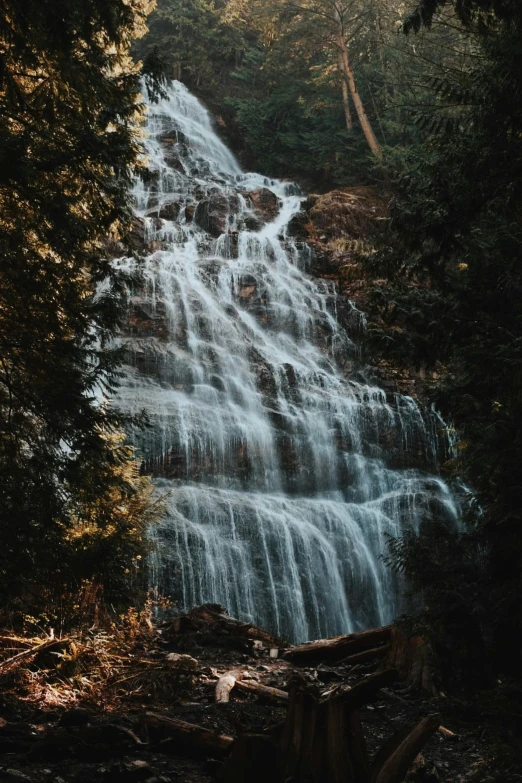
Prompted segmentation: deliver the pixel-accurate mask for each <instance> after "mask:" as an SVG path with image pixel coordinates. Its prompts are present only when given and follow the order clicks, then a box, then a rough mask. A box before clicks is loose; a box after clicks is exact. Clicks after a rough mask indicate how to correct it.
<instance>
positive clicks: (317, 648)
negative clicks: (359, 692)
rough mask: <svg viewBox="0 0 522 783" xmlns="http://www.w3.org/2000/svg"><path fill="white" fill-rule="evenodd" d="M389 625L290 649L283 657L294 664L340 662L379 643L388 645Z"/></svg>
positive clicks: (389, 636)
mask: <svg viewBox="0 0 522 783" xmlns="http://www.w3.org/2000/svg"><path fill="white" fill-rule="evenodd" d="M391 631H392V628H391V625H386V626H384V627H382V628H373V629H372V630H370V631H360V632H359V633H350V634H347V635H346V636H335V637H333V638H332V639H319V640H318V641H315V642H307V643H306V644H300V645H298V646H297V647H292V648H291V649H290V650H287V651H286V652H285V654H284V655H283V658H285V659H286V660H288V661H292V663H296V664H310V663H314V662H316V661H340V660H341V659H343V658H346V657H347V656H353V655H355V654H357V653H360V652H363V651H367V650H369V649H374V648H375V647H376V646H377V645H378V644H380V643H383V644H385V643H388V642H389V641H390V638H391Z"/></svg>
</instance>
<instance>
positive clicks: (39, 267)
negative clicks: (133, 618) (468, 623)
mask: <svg viewBox="0 0 522 783" xmlns="http://www.w3.org/2000/svg"><path fill="white" fill-rule="evenodd" d="M150 6H151V3H150V2H148V0H5V2H4V3H3V4H2V7H1V10H0V231H1V234H0V589H1V590H2V595H3V597H4V599H5V603H4V606H7V607H8V606H9V603H8V602H9V599H11V598H13V597H17V596H18V597H19V596H25V597H26V598H27V597H28V596H29V594H30V593H31V591H32V594H33V596H36V595H37V594H38V596H39V598H42V597H45V595H46V594H47V593H46V591H49V590H51V588H52V589H53V590H54V592H55V593H56V594H58V595H60V594H62V593H63V592H64V591H69V592H71V591H74V590H77V589H78V587H79V585H80V582H81V580H82V579H89V580H92V581H95V582H96V581H98V582H100V583H101V582H102V581H105V586H106V588H107V590H109V592H111V585H112V586H114V588H115V589H114V590H112V592H111V595H110V597H111V598H115V599H117V598H118V597H121V596H122V593H123V592H124V590H123V583H124V582H125V580H126V572H129V570H130V563H131V561H132V560H133V559H134V561H135V560H136V556H137V551H138V549H139V548H140V547H141V543H140V539H141V538H142V535H143V527H144V524H145V523H146V521H147V515H148V511H147V509H148V508H149V506H150V498H149V489H148V487H147V480H145V479H142V478H140V477H139V475H138V474H137V472H136V469H135V468H134V467H133V466H134V465H135V462H134V456H133V454H132V453H131V451H130V450H129V447H127V446H125V445H124V444H123V443H122V442H121V438H120V436H119V435H118V432H119V429H120V427H121V418H120V417H119V416H118V415H117V414H116V413H115V412H114V411H112V410H111V408H110V406H109V405H108V404H107V402H106V400H105V395H106V393H107V392H110V391H111V390H112V389H113V388H114V385H115V383H116V382H117V375H118V369H117V368H118V355H117V353H116V352H114V351H113V350H111V347H110V346H111V341H112V340H113V337H114V334H115V330H116V329H117V326H118V324H119V321H120V319H121V317H122V314H123V312H124V305H125V283H124V281H123V280H122V279H121V278H120V277H119V276H118V275H117V274H116V273H115V271H114V270H113V268H112V266H111V263H110V260H111V259H110V254H109V252H108V250H107V239H108V238H109V237H113V238H117V237H121V236H123V235H124V233H125V231H126V229H127V227H128V226H129V222H130V219H131V206H130V202H129V196H128V189H129V185H130V183H131V181H132V177H133V176H134V171H135V167H136V164H137V158H138V153H139V143H138V138H137V135H136V130H135V126H136V120H137V112H138V110H139V78H140V75H139V72H138V69H137V68H136V67H135V66H134V65H133V64H132V62H131V61H130V59H129V56H128V51H129V47H130V45H131V42H132V41H133V39H134V38H135V37H136V36H137V35H139V34H141V33H142V32H143V31H144V23H145V19H146V16H147V13H148V11H149V10H150ZM102 283H103V285H102ZM101 540H106V541H107V542H109V541H110V542H112V543H111V548H109V547H105V548H104V549H103V551H102V548H101V547H100V541H101ZM112 547H114V548H112ZM95 552H97V553H98V554H97V555H95ZM109 572H110V573H111V578H110V580H107V579H105V580H103V578H102V576H103V574H104V573H105V574H108V573H109ZM108 597H109V596H108Z"/></svg>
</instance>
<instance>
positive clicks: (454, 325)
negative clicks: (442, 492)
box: [376, 0, 522, 670]
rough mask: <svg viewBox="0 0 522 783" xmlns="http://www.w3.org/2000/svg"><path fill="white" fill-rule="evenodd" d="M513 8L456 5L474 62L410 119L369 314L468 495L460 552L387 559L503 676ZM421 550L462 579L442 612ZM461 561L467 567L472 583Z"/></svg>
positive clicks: (515, 345) (519, 106)
mask: <svg viewBox="0 0 522 783" xmlns="http://www.w3.org/2000/svg"><path fill="white" fill-rule="evenodd" d="M443 5H444V4H443V3H440V2H439V3H428V2H423V3H422V4H421V5H420V7H419V9H418V10H417V12H416V14H417V15H413V16H412V17H410V20H409V21H408V26H410V27H411V25H413V26H416V25H417V24H418V23H420V22H422V21H424V22H425V23H431V22H432V21H435V18H434V12H435V10H436V8H437V7H439V6H441V7H442V6H443ZM517 6H518V4H516V3H511V4H510V3H508V2H507V1H506V2H499V3H498V4H493V3H489V2H487V1H486V0H484V2H476V3H472V2H467V3H466V2H458V3H456V4H455V8H456V11H457V13H458V15H459V16H460V17H461V19H462V21H463V23H464V24H465V26H466V28H465V29H466V30H467V33H468V35H469V37H470V40H471V41H472V43H473V47H474V50H475V55H476V56H474V57H473V58H472V59H471V60H468V67H467V69H466V70H462V71H460V74H459V79H454V80H452V81H449V80H445V79H442V80H441V79H434V80H433V84H432V87H433V90H434V100H433V101H432V103H434V104H435V103H436V102H437V101H438V107H439V108H438V111H437V113H436V114H432V116H431V121H428V122H427V119H428V120H429V117H427V114H426V111H425V110H423V111H422V113H420V119H421V125H420V128H419V143H417V144H412V145H411V146H410V147H408V148H406V149H405V150H403V151H401V152H400V154H398V155H397V156H396V168H395V171H394V179H395V183H396V186H395V195H394V199H393V202H392V223H391V232H390V233H389V234H388V236H387V237H386V244H387V248H386V249H383V251H382V252H381V254H380V257H379V259H378V262H376V266H377V272H378V274H379V275H382V274H383V272H384V273H385V274H386V275H387V278H388V284H387V285H386V287H384V288H382V289H381V294H380V299H379V305H380V307H379V311H380V314H381V315H384V317H385V319H386V320H387V321H388V323H390V322H391V323H393V324H394V326H395V329H394V331H392V332H391V333H390V332H389V331H388V332H387V333H386V338H385V345H387V346H388V348H389V347H390V346H391V347H392V348H394V349H395V353H396V355H397V356H398V355H399V354H400V355H401V359H402V361H405V362H406V363H410V364H414V365H417V366H424V367H425V368H427V369H428V370H434V371H435V373H436V374H435V376H434V379H433V396H434V398H435V399H436V400H437V402H438V403H439V405H440V406H441V407H442V409H443V411H444V413H445V414H446V416H449V417H451V419H452V420H453V421H454V422H455V424H456V425H457V429H458V432H459V435H460V441H459V443H458V444H457V450H458V452H459V455H460V457H459V459H458V460H456V461H455V462H454V464H450V465H448V468H449V469H450V470H452V471H453V472H454V473H456V474H460V475H461V476H463V477H464V480H465V481H467V482H468V483H469V485H470V486H471V487H472V489H473V491H474V492H475V497H476V501H475V503H474V504H473V505H472V507H471V508H470V509H469V510H468V513H467V523H468V532H467V533H466V546H464V547H462V546H455V547H451V546H450V547H448V546H447V540H446V539H447V537H448V536H450V537H451V535H452V534H451V533H449V532H448V531H445V532H444V533H441V537H439V543H440V546H439V548H438V550H437V546H436V545H435V543H434V541H435V540H436V538H437V537H436V536H435V537H434V536H433V531H429V530H426V531H423V533H422V534H421V536H420V538H419V539H418V540H417V541H415V538H413V539H412V538H410V539H409V540H408V541H407V542H405V546H404V547H402V549H401V547H400V546H399V549H398V550H397V551H398V552H399V562H400V563H401V565H402V566H403V567H404V568H405V570H406V573H407V574H408V575H409V576H410V577H411V578H412V579H413V581H414V582H415V583H416V584H417V586H420V587H421V588H422V590H423V591H424V593H425V597H426V601H425V603H426V604H427V605H429V607H430V610H431V611H432V613H433V616H439V617H440V614H441V610H443V609H444V607H445V608H447V607H448V606H453V607H454V606H455V605H456V604H459V606H460V609H459V616H460V618H461V620H462V623H461V624H462V625H463V626H464V625H465V624H466V623H465V621H464V619H463V618H465V617H467V618H468V619H469V618H475V620H476V621H477V622H478V624H479V625H480V627H481V632H482V636H483V639H484V640H485V641H486V642H487V643H488V646H489V650H490V653H491V654H492V656H493V660H496V663H497V664H498V665H501V666H502V667H507V666H509V667H513V668H514V669H515V670H516V669H518V667H519V665H520V651H519V649H518V648H517V647H515V646H513V644H512V640H513V638H516V637H517V636H518V635H519V634H520V632H521V631H522V613H521V611H520V602H519V600H518V595H519V593H520V589H521V587H522V582H521V574H522V513H521V507H520V502H519V496H520V468H519V465H520V460H521V456H522V395H521V388H522V387H521V369H520V368H521V367H522V273H521V270H522V265H521V257H522V230H521V223H520V214H521V210H522V184H521V183H522V60H521V49H520V36H521V33H522V15H520V13H519V9H518V8H517ZM494 11H495V12H496V13H494ZM419 20H420V22H419ZM448 104H450V105H448ZM445 106H446V108H444V107H445ZM439 532H440V531H439ZM455 535H457V534H455ZM428 540H430V541H431V543H430V546H429V547H427V546H426V542H427V541H428ZM428 549H429V550H430V553H431V557H432V561H433V562H435V561H436V560H437V557H438V556H439V554H440V552H441V551H442V550H445V551H446V552H447V553H449V554H450V556H451V557H450V558H449V560H448V558H446V561H445V562H446V566H447V570H446V573H447V572H448V571H449V570H451V571H453V573H454V574H457V576H459V575H460V579H459V578H457V579H452V580H449V581H448V584H447V585H446V587H447V593H450V594H451V595H449V596H448V595H447V596H446V597H447V600H446V601H445V602H441V599H440V596H441V590H440V588H441V586H442V587H443V586H444V585H443V580H444V571H443V570H442V569H440V568H439V569H438V571H439V574H440V580H439V582H438V584H436V585H435V584H434V580H433V579H432V575H433V573H435V570H436V569H433V568H431V569H430V568H426V567H424V568H422V569H419V560H422V559H423V557H424V555H423V554H422V552H424V553H425V552H427V551H428ZM451 558H453V560H452V562H450V561H451ZM459 558H460V559H459ZM465 558H468V559H471V560H473V561H474V563H475V567H476V568H475V570H474V576H473V578H472V579H468V577H469V575H470V569H469V568H468V567H467V566H466V565H465V564H464V559H465ZM424 559H425V558H424ZM434 587H436V588H437V589H435V590H434ZM442 614H443V615H444V611H442ZM447 620H448V614H447V613H446V616H445V621H447ZM443 621H444V620H443Z"/></svg>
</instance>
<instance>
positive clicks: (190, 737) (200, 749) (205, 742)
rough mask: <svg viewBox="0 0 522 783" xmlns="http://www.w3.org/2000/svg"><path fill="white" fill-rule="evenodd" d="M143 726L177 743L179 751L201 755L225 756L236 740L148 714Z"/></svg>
mask: <svg viewBox="0 0 522 783" xmlns="http://www.w3.org/2000/svg"><path fill="white" fill-rule="evenodd" d="M141 724H142V725H144V726H146V727H147V728H153V729H158V730H160V731H161V732H162V733H163V734H164V735H166V736H167V737H170V738H171V739H173V740H175V741H176V746H177V749H178V750H179V751H183V750H189V751H191V752H196V753H198V754H199V755H205V754H218V755H221V756H222V755H225V754H226V753H228V751H229V750H230V748H231V746H232V744H233V743H234V739H233V738H232V737H228V736H227V735H225V734H218V733H217V732H215V731H210V729H206V728H205V727H204V726H198V725H197V724H195V723H187V722H186V721H184V720H178V719H177V718H169V717H167V716H166V715H158V714H157V713H155V712H146V713H145V715H144V716H143V717H142V718H141Z"/></svg>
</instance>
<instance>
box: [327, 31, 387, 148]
mask: <svg viewBox="0 0 522 783" xmlns="http://www.w3.org/2000/svg"><path fill="white" fill-rule="evenodd" d="M337 46H338V48H339V52H340V55H341V58H340V59H341V61H342V67H343V73H344V76H345V78H346V80H347V82H348V86H349V88H350V94H351V96H352V100H353V105H354V106H355V111H356V112H357V117H358V118H359V122H360V124H361V128H362V131H363V133H364V136H365V138H366V141H367V142H368V146H369V147H370V149H371V151H372V153H373V154H374V155H375V157H376V158H379V159H380V158H382V150H381V145H380V144H379V142H378V141H377V137H376V135H375V133H374V132H373V128H372V126H371V123H370V120H369V119H368V117H367V115H366V111H365V109H364V106H363V102H362V100H361V96H360V95H359V93H358V92H357V85H356V82H355V75H354V72H353V70H352V66H351V64H350V56H349V52H348V44H347V43H346V39H345V37H344V32H343V30H342V28H340V29H339V32H338V34H337Z"/></svg>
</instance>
